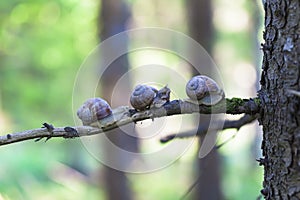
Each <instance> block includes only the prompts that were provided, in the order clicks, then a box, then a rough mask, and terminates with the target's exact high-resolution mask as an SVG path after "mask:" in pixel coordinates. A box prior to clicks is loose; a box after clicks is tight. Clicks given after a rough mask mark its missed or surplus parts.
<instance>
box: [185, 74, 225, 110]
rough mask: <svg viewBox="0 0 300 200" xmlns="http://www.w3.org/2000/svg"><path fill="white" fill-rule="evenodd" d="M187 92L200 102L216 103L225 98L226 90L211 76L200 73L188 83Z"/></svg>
mask: <svg viewBox="0 0 300 200" xmlns="http://www.w3.org/2000/svg"><path fill="white" fill-rule="evenodd" d="M185 90H186V94H187V96H188V97H189V98H190V99H191V100H192V101H196V102H198V103H199V104H204V105H215V104H217V103H218V102H220V101H221V100H222V99H223V98H224V92H223V90H222V89H221V88H220V87H219V85H218V84H217V83H216V82H215V81H214V80H213V79H211V78H209V77H207V76H204V75H198V76H194V77H193V78H192V79H191V80H190V81H189V82H188V83H187V85H186V88H185Z"/></svg>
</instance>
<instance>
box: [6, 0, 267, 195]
mask: <svg viewBox="0 0 300 200" xmlns="http://www.w3.org/2000/svg"><path fill="white" fill-rule="evenodd" d="M128 4H129V5H130V7H131V9H132V13H133V15H132V19H131V22H130V23H129V25H128V26H129V27H130V28H136V27H145V26H158V27H164V28H170V29H174V30H177V31H180V32H183V33H187V32H188V27H187V23H186V16H187V10H186V8H185V1H183V0H172V1H171V0H168V1H158V0H154V1H142V0H130V1H129V0H128ZM260 7H261V5H260V2H258V3H253V2H249V1H246V0H239V1H237V0H233V1H230V2H228V1H226V0H215V1H213V25H214V28H215V30H216V34H215V40H214V46H213V55H212V56H213V57H214V59H215V61H216V63H217V65H218V66H219V67H220V70H221V73H222V76H223V77H222V78H223V80H224V87H225V88H224V90H225V92H226V95H227V97H233V96H236V97H245V98H247V97H251V96H255V95H256V88H257V80H258V75H257V74H259V73H258V71H259V66H260V53H259V50H258V46H257V43H258V42H257V40H258V41H260V40H261V32H262V30H261V29H262V28H261V25H260V24H262V15H261V14H260V15H259V14H258V13H261V8H260ZM100 8H101V2H100V1H97V0H86V1H75V0H51V1H41V0H27V1H20V0H11V1H0V134H1V135H4V134H7V133H13V132H18V131H22V130H26V129H33V128H37V127H40V126H41V124H42V123H43V122H48V123H51V124H54V125H55V126H66V125H73V124H74V120H73V113H72V90H73V84H74V80H75V76H76V73H77V71H78V69H79V67H80V65H81V63H82V62H83V61H84V59H85V58H86V56H87V55H88V54H89V53H90V51H91V50H93V48H94V47H96V45H97V44H98V42H99V38H98V15H99V9H100ZM254 8H255V9H254ZM175 13H176V14H175ZM258 19H260V21H257V20H258ZM257 31H258V36H257V34H256V33H257ZM257 38H258V39H257ZM165 56H166V58H165V59H166V60H168V59H169V60H170V59H171V60H172V58H168V57H167V56H168V55H165ZM138 59H139V58H137V57H132V58H131V61H132V62H133V63H134V62H136V61H137V60H138ZM235 133H236V131H235V130H227V131H223V132H222V133H221V134H220V137H219V139H218V140H219V143H221V142H222V141H225V140H226V139H227V138H229V137H231V136H232V135H233V134H235ZM260 134H261V133H260V130H259V128H258V127H257V125H256V124H251V125H247V126H246V127H243V128H242V129H241V130H240V131H239V133H238V134H237V135H236V137H235V138H234V139H233V140H231V141H230V142H229V143H228V144H226V145H225V146H223V147H222V148H221V149H220V153H221V157H222V161H223V166H222V190H223V193H224V195H225V198H226V199H255V198H256V197H258V196H259V191H260V188H261V184H262V168H261V167H258V165H257V163H256V162H255V159H256V158H259V156H260V143H259V142H260V140H259V137H260ZM197 153H198V152H197V150H196V147H193V148H190V149H189V151H188V152H186V154H184V156H183V157H182V158H181V159H180V160H179V161H177V162H175V163H174V164H173V165H171V166H170V167H167V168H165V169H163V170H160V171H157V172H153V173H149V174H139V175H137V174H129V175H128V180H129V183H130V184H131V186H132V189H133V192H134V196H135V199H178V198H179V197H180V196H181V195H183V194H184V193H185V191H186V190H187V188H188V187H189V186H190V185H191V184H192V182H193V181H194V180H195V176H194V175H193V170H194V169H195V162H194V158H195V157H196V156H197ZM101 168H102V166H101V164H99V163H98V162H96V161H95V160H94V159H93V158H92V157H91V156H90V155H89V154H88V153H87V152H86V151H85V150H84V148H83V147H82V146H81V143H80V141H79V140H77V139H75V140H64V139H51V140H50V141H48V142H47V143H44V142H43V141H40V142H37V143H35V142H33V141H26V142H21V143H17V144H11V145H7V146H2V147H0V200H2V199H5V200H7V199H105V198H106V196H105V190H104V186H103V185H104V183H103V182H101V180H102V178H101V177H102V176H103V174H102V172H101ZM99 180H100V181H99Z"/></svg>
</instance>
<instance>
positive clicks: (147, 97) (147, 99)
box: [130, 85, 157, 110]
mask: <svg viewBox="0 0 300 200" xmlns="http://www.w3.org/2000/svg"><path fill="white" fill-rule="evenodd" d="M156 95H157V90H156V89H155V88H153V87H151V86H148V85H137V86H136V87H135V88H134V91H133V92H132V94H131V96H130V104H131V105H132V107H134V108H135V109H137V110H146V109H148V108H149V107H150V105H151V104H152V102H153V100H154V98H155V97H156Z"/></svg>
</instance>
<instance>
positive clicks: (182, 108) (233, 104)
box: [0, 98, 259, 146]
mask: <svg viewBox="0 0 300 200" xmlns="http://www.w3.org/2000/svg"><path fill="white" fill-rule="evenodd" d="M258 112H259V99H258V98H255V99H238V98H232V99H224V100H223V101H221V102H219V103H218V104H216V105H214V106H205V105H196V104H193V103H191V102H188V101H182V100H173V101H170V102H168V103H166V104H164V105H163V106H162V107H161V108H152V109H150V110H146V111H137V110H134V109H127V110H126V109H124V113H122V115H121V117H120V116H118V117H114V116H112V117H109V118H107V119H105V120H103V121H100V122H99V127H100V128H98V127H91V126H77V127H69V126H68V127H52V128H53V129H52V128H51V131H50V129H49V127H48V128H47V127H46V126H45V127H44V128H38V129H33V130H26V131H22V132H17V133H11V134H6V135H3V136H0V146H1V145H6V144H11V143H15V142H20V141H24V140H30V139H37V138H44V137H46V138H48V139H49V138H52V137H63V138H74V137H82V136H89V135H95V134H99V133H103V132H106V131H109V130H112V129H115V128H118V127H120V126H123V125H126V124H129V123H132V122H138V121H142V120H145V119H154V118H159V117H164V116H170V115H178V114H191V113H201V114H216V113H227V114H242V113H246V114H250V115H254V114H256V113H258Z"/></svg>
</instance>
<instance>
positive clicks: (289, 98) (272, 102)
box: [259, 0, 300, 200]
mask: <svg viewBox="0 0 300 200" xmlns="http://www.w3.org/2000/svg"><path fill="white" fill-rule="evenodd" d="M299 4H300V2H299V0H266V1H264V9H265V32H264V40H265V43H264V44H263V45H262V47H263V53H264V57H263V72H262V77H261V81H260V82H261V90H260V91H259V97H260V98H261V103H262V107H261V108H262V110H261V121H260V123H261V124H262V125H263V132H264V134H263V142H262V150H263V156H264V158H262V159H261V164H263V165H264V182H263V189H262V190H261V193H262V194H263V195H264V197H265V199H272V200H274V199H278V200H279V199H293V200H296V199H300V127H299V123H300V98H299V97H297V96H296V95H293V94H291V93H289V92H288V90H289V89H292V90H296V91H299V90H300V85H299V68H300V63H299V61H300V37H299V34H300V26H299V19H300V7H299Z"/></svg>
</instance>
